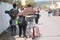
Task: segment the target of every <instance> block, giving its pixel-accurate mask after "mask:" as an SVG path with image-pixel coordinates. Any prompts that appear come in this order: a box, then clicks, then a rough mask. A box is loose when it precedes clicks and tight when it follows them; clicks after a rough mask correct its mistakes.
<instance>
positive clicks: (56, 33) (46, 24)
mask: <svg viewBox="0 0 60 40" xmlns="http://www.w3.org/2000/svg"><path fill="white" fill-rule="evenodd" d="M40 14H41V17H40V19H39V23H38V24H37V26H38V27H39V29H40V33H41V37H39V38H35V40H38V39H39V40H60V17H59V16H52V15H51V16H50V17H48V15H47V12H46V11H42V10H41V12H40ZM9 39H10V40H25V39H24V38H20V37H18V35H17V36H15V37H10V38H9ZM27 40H31V38H30V39H27Z"/></svg>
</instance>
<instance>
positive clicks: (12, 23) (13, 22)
mask: <svg viewBox="0 0 60 40" xmlns="http://www.w3.org/2000/svg"><path fill="white" fill-rule="evenodd" d="M18 13H19V10H18V9H17V7H16V4H13V8H12V9H11V10H10V14H9V16H10V18H11V19H10V26H11V31H12V32H11V34H12V35H16V18H17V15H18Z"/></svg>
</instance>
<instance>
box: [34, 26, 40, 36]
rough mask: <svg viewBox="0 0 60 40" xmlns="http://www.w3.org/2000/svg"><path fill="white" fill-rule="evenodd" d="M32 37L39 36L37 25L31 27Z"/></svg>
mask: <svg viewBox="0 0 60 40" xmlns="http://www.w3.org/2000/svg"><path fill="white" fill-rule="evenodd" d="M33 37H40V32H39V28H38V27H36V26H35V27H33Z"/></svg>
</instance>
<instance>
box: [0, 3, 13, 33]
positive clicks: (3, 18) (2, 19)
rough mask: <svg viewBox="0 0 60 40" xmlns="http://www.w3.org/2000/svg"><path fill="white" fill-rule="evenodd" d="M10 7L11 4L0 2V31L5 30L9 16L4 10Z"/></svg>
mask: <svg viewBox="0 0 60 40" xmlns="http://www.w3.org/2000/svg"><path fill="white" fill-rule="evenodd" d="M11 8H12V5H11V4H8V3H3V2H1V4H0V33H2V32H3V31H5V30H6V29H7V28H8V27H9V20H10V17H9V15H8V14H5V10H10V9H11Z"/></svg>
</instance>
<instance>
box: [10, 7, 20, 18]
mask: <svg viewBox="0 0 60 40" xmlns="http://www.w3.org/2000/svg"><path fill="white" fill-rule="evenodd" d="M18 12H19V11H18V9H14V8H13V9H11V10H10V14H9V16H10V17H11V18H12V19H15V18H16V17H17V14H18Z"/></svg>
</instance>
